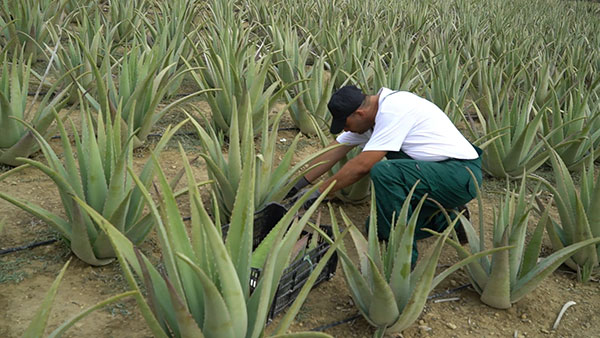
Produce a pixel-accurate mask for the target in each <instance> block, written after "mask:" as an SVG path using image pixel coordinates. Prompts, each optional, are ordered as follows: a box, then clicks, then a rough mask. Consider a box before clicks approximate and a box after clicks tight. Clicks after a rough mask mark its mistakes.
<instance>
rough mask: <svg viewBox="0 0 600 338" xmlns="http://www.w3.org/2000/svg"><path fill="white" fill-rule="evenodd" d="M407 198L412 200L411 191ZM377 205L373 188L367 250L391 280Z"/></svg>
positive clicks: (380, 269)
mask: <svg viewBox="0 0 600 338" xmlns="http://www.w3.org/2000/svg"><path fill="white" fill-rule="evenodd" d="M368 184H371V182H370V180H369V182H368ZM407 200H410V193H409V197H407ZM376 206H377V203H376V201H375V189H373V193H372V194H371V210H370V212H369V222H372V224H369V234H368V237H367V245H368V246H367V250H368V251H367V252H368V254H369V257H371V259H372V260H373V262H374V263H375V266H377V268H378V269H379V271H381V272H382V273H383V276H384V278H385V280H389V272H388V271H386V270H385V269H384V265H383V260H382V257H381V247H380V245H379V237H378V235H377V232H378V229H377V224H376V221H377V209H376ZM340 211H341V210H340ZM353 229H356V228H353ZM350 234H352V233H350ZM361 237H362V236H361ZM352 238H354V236H352ZM355 243H356V242H355Z"/></svg>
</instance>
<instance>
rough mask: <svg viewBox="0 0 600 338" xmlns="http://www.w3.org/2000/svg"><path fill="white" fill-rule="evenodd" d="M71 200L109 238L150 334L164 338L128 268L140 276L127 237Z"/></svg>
mask: <svg viewBox="0 0 600 338" xmlns="http://www.w3.org/2000/svg"><path fill="white" fill-rule="evenodd" d="M73 199H74V200H75V201H76V202H77V203H78V204H79V205H80V206H81V207H82V208H83V209H85V211H86V212H87V213H88V214H89V215H90V217H92V218H93V219H94V221H95V222H96V224H98V226H99V227H100V228H102V230H103V231H104V232H106V233H107V235H108V236H109V238H110V240H111V243H112V245H113V248H115V254H116V256H117V259H118V260H119V264H120V265H121V268H122V270H123V272H124V274H125V279H126V280H127V283H128V284H129V287H131V288H132V289H133V290H134V291H137V293H136V294H135V298H136V302H137V303H138V306H139V307H140V311H141V312H142V316H143V317H144V319H145V320H146V323H147V324H148V326H149V328H150V330H151V331H152V334H153V335H155V336H156V337H166V335H165V333H164V331H163V329H162V328H161V326H160V324H159V323H158V321H157V319H156V317H155V316H154V315H153V314H152V310H151V309H150V307H149V306H148V303H147V302H146V301H145V300H144V298H143V297H142V294H141V292H140V289H139V287H138V285H137V281H136V280H135V277H134V276H133V273H132V272H131V269H130V266H131V267H133V269H134V270H135V271H136V273H137V274H138V275H139V276H141V275H142V271H141V268H140V265H139V262H138V261H137V257H136V255H135V252H134V248H133V244H132V243H131V241H129V239H127V237H125V236H124V235H123V234H122V233H121V232H119V231H118V230H117V229H116V228H115V227H114V226H112V225H111V224H110V223H109V222H108V221H107V220H106V219H105V218H104V217H102V215H100V214H99V213H98V212H97V211H96V210H94V209H93V208H92V207H90V206H89V205H88V204H86V203H85V202H84V201H82V200H81V199H79V198H78V197H73ZM146 266H147V267H148V269H149V270H150V271H151V272H152V271H153V270H154V272H156V270H155V269H154V267H153V266H152V265H151V264H149V263H146ZM156 274H158V272H156ZM164 292H165V293H166V292H167V290H166V289H164ZM157 294H159V295H161V294H163V293H157Z"/></svg>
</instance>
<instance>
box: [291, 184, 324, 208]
mask: <svg viewBox="0 0 600 338" xmlns="http://www.w3.org/2000/svg"><path fill="white" fill-rule="evenodd" d="M309 191H310V189H304V190H301V191H300V192H299V193H297V194H296V195H295V196H294V197H292V199H291V201H290V202H291V203H292V204H294V203H296V202H297V201H298V200H299V199H301V198H302V197H304V196H305V195H306V194H308V193H309ZM319 196H321V193H320V192H319V190H315V191H313V192H312V193H311V194H310V195H309V197H308V199H307V200H306V201H305V202H304V204H302V208H303V209H304V210H307V209H308V208H310V207H311V206H312V205H313V204H314V203H315V201H316V200H317V199H318V198H319Z"/></svg>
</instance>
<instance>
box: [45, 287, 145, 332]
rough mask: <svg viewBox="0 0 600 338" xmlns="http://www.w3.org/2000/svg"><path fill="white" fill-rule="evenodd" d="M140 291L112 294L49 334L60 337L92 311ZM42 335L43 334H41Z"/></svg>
mask: <svg viewBox="0 0 600 338" xmlns="http://www.w3.org/2000/svg"><path fill="white" fill-rule="evenodd" d="M137 293H138V291H133V290H132V291H127V292H123V293H120V294H118V295H115V296H112V297H110V298H107V299H105V300H103V301H101V302H99V303H98V304H96V305H93V306H90V307H89V308H87V309H85V310H84V311H82V312H80V313H78V314H77V315H75V316H74V317H73V318H71V319H69V320H67V321H66V322H64V323H62V324H61V325H60V326H59V327H58V328H56V329H55V330H54V331H52V333H50V334H49V335H48V338H55V337H60V336H62V335H63V334H64V333H65V332H66V331H67V330H68V329H69V328H71V327H72V326H73V325H75V324H76V323H77V322H78V321H80V320H82V319H83V318H85V317H87V316H88V315H89V314H90V313H92V312H94V311H96V310H98V309H101V308H103V307H105V306H107V305H108V304H112V303H114V302H116V301H118V300H121V299H123V298H126V297H129V296H132V295H135V294H137ZM40 336H41V335H40Z"/></svg>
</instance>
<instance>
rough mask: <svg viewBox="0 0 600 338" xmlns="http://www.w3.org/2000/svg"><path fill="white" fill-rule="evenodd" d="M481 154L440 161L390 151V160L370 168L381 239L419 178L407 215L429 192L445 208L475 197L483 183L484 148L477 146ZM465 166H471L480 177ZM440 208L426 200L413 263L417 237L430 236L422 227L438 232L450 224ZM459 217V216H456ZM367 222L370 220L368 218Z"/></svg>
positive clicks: (421, 215) (415, 257) (417, 231)
mask: <svg viewBox="0 0 600 338" xmlns="http://www.w3.org/2000/svg"><path fill="white" fill-rule="evenodd" d="M475 149H476V150H477V153H478V154H479V158H477V159H474V160H456V159H449V160H445V161H440V162H427V161H417V160H413V159H412V158H410V157H409V156H408V155H406V154H405V153H404V152H401V151H400V152H388V154H387V155H386V157H387V160H384V161H380V162H378V163H376V164H375V165H374V166H373V168H371V173H370V175H371V180H372V181H373V187H374V188H375V201H376V204H377V230H378V231H377V233H378V235H379V238H380V239H384V240H385V239H388V237H389V235H390V228H391V221H392V216H393V215H394V213H396V215H398V213H399V212H400V209H401V208H402V204H403V203H404V201H405V200H406V197H407V195H408V192H409V191H410V189H411V188H412V187H413V185H414V184H415V183H416V182H417V180H421V181H420V182H419V185H417V187H416V189H415V192H414V193H413V196H412V199H411V202H410V205H411V208H410V210H409V213H408V216H409V217H410V215H411V214H412V210H413V209H414V208H416V206H417V204H418V203H419V201H420V200H421V198H422V197H423V195H425V194H428V198H432V199H434V200H436V201H437V202H438V203H440V204H441V205H442V206H444V207H445V208H446V209H455V208H457V207H459V206H461V205H464V204H466V203H467V202H469V201H470V200H472V199H473V198H475V197H476V189H475V184H477V185H479V186H481V180H482V176H481V153H482V151H481V149H479V148H478V147H475ZM466 168H469V169H471V171H472V172H473V174H475V177H476V179H477V182H474V180H473V177H472V176H471V174H469V172H468V170H467V169H466ZM439 211H440V208H439V207H438V206H437V205H436V204H435V203H433V202H431V201H425V203H424V204H423V207H422V208H421V212H420V214H419V217H418V221H417V229H416V230H415V242H414V243H413V257H412V259H413V263H415V262H416V260H417V257H418V251H417V243H416V240H418V239H423V238H426V237H429V236H430V234H429V233H427V232H425V231H423V230H421V229H423V228H429V229H432V230H435V231H438V232H441V231H443V230H444V229H446V228H447V227H448V222H447V220H446V218H445V217H444V215H443V214H442V213H441V212H439ZM454 217H456V216H454ZM367 226H368V222H367Z"/></svg>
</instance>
